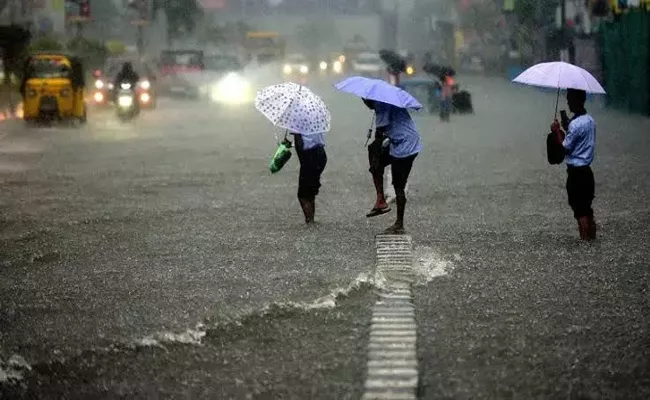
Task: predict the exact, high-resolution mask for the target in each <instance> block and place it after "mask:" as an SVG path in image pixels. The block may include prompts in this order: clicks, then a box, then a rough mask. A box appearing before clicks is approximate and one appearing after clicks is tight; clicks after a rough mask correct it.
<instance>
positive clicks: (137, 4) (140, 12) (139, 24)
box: [128, 0, 150, 57]
mask: <svg viewBox="0 0 650 400" xmlns="http://www.w3.org/2000/svg"><path fill="white" fill-rule="evenodd" d="M149 5H150V4H149V1H148V0H131V1H130V2H129V4H128V7H129V8H131V9H134V10H135V11H136V12H137V14H136V15H137V17H136V18H135V19H133V20H132V21H131V24H132V25H135V26H136V29H137V33H136V48H137V49H138V55H139V56H140V57H142V56H143V55H144V27H145V25H147V24H148V23H149V14H150V12H149V10H150V7H149Z"/></svg>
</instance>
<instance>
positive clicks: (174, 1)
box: [153, 0, 203, 44]
mask: <svg viewBox="0 0 650 400" xmlns="http://www.w3.org/2000/svg"><path fill="white" fill-rule="evenodd" d="M160 9H162V10H163V11H164V12H165V16H166V17H167V41H168V42H169V43H170V44H171V42H172V40H173V39H174V38H177V37H179V36H180V35H182V33H183V32H187V33H191V32H194V29H195V28H196V25H197V21H198V19H199V18H200V17H201V15H202V14H203V9H202V8H201V5H200V4H199V3H198V1H197V0H155V1H154V7H153V10H154V15H156V12H157V11H158V10H160Z"/></svg>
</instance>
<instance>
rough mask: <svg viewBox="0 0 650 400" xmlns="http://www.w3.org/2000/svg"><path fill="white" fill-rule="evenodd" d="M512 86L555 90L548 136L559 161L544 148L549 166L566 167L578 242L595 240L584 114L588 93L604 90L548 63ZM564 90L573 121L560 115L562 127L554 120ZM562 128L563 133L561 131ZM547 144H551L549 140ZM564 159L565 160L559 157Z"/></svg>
mask: <svg viewBox="0 0 650 400" xmlns="http://www.w3.org/2000/svg"><path fill="white" fill-rule="evenodd" d="M513 82H516V83H522V84H525V85H531V86H537V87H544V88H556V89H557V98H556V101H555V116H556V117H555V119H554V121H553V124H552V125H551V134H550V136H551V137H552V136H553V135H554V136H555V140H556V142H557V147H558V148H559V149H560V152H559V155H560V157H558V158H556V154H554V153H555V151H554V148H555V147H554V146H550V147H547V151H548V153H549V154H548V158H549V163H551V164H559V163H561V162H562V161H564V162H566V164H567V181H566V190H567V195H568V200H569V206H570V207H571V209H572V211H573V216H574V218H575V219H576V220H577V222H578V231H579V233H580V239H581V240H585V241H591V240H594V239H596V230H597V227H596V222H595V220H594V210H593V209H592V202H593V199H594V197H595V181H594V174H593V171H592V170H591V163H592V162H593V160H594V152H595V147H596V123H595V121H594V119H593V117H591V116H590V115H589V114H587V111H586V110H585V101H586V99H587V93H594V94H605V90H604V89H603V87H602V86H601V85H600V84H599V83H598V81H597V80H596V78H594V77H593V76H592V75H591V74H590V73H589V72H587V71H586V70H584V69H582V68H580V67H577V66H575V65H572V64H569V63H566V62H547V63H541V64H537V65H534V66H532V67H530V68H528V69H527V70H526V71H524V72H522V73H521V74H520V75H519V76H517V77H516V78H515V79H514V80H513ZM562 89H566V90H567V103H568V106H569V110H570V111H571V112H572V113H573V114H574V117H573V118H572V119H571V120H570V121H568V118H566V120H565V118H564V112H562V114H563V118H562V119H563V125H564V126H563V127H561V125H560V123H559V122H558V120H557V108H558V102H559V97H560V90H562ZM562 128H564V131H566V133H565V132H564V131H563V130H562ZM548 143H551V144H552V143H553V140H552V138H551V139H550V141H549V142H548ZM562 156H564V157H562Z"/></svg>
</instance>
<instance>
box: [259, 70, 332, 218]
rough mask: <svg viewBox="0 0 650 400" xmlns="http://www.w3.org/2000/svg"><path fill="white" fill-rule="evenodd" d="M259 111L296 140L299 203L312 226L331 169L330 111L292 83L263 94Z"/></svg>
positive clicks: (268, 89) (265, 91) (315, 98)
mask: <svg viewBox="0 0 650 400" xmlns="http://www.w3.org/2000/svg"><path fill="white" fill-rule="evenodd" d="M255 107H256V108H257V109H258V110H259V111H260V112H261V113H262V114H264V116H266V117H267V118H268V119H269V120H270V121H271V123H273V125H275V126H277V127H280V128H284V129H286V130H287V133H288V134H291V135H292V136H293V137H294V140H295V148H296V153H297V154H298V160H299V161H300V173H299V175H298V202H299V203H300V208H301V209H302V212H303V214H304V216H305V222H306V223H307V224H312V223H313V222H314V216H315V213H316V196H317V195H318V193H319V190H320V187H321V183H320V178H321V175H322V173H323V171H324V170H325V166H326V165H327V154H326V152H325V135H324V134H325V132H329V130H330V127H331V116H330V113H329V110H328V109H327V106H325V103H323V101H322V100H321V99H320V98H319V97H318V96H316V95H315V94H314V93H313V92H312V91H311V90H309V89H308V88H306V87H305V86H302V85H298V84H295V83H291V82H288V83H282V84H279V85H274V86H270V87H267V88H266V89H263V90H261V91H259V92H258V93H257V96H256V98H255ZM285 140H286V137H285ZM288 147H290V146H288Z"/></svg>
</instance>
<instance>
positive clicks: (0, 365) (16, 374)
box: [0, 354, 32, 383]
mask: <svg viewBox="0 0 650 400" xmlns="http://www.w3.org/2000/svg"><path fill="white" fill-rule="evenodd" d="M31 370H32V367H31V366H30V365H29V363H28V362H27V361H25V359H24V358H23V357H21V356H19V355H18V354H14V355H13V356H11V357H10V358H9V360H8V361H7V362H3V361H2V360H0V383H17V382H20V381H21V380H22V379H23V378H24V373H25V372H29V371H31Z"/></svg>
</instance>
